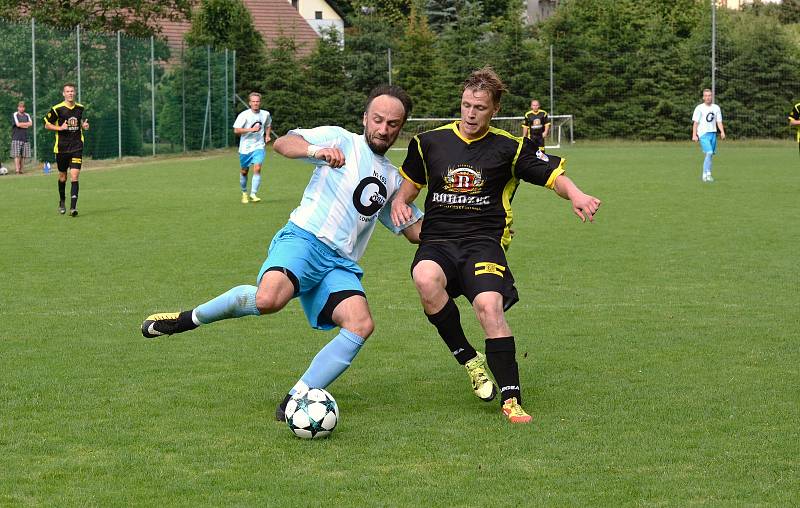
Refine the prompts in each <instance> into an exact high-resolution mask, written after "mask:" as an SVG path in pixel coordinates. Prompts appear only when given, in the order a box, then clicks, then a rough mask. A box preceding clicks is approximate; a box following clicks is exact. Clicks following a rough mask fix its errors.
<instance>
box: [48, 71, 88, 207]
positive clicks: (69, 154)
mask: <svg viewBox="0 0 800 508" xmlns="http://www.w3.org/2000/svg"><path fill="white" fill-rule="evenodd" d="M61 93H62V95H63V96H64V100H63V101H62V102H59V103H58V104H56V105H55V106H53V107H52V108H50V111H48V112H47V114H46V115H45V117H44V128H45V129H47V130H50V131H55V133H56V142H55V145H54V146H53V152H55V154H56V164H57V166H58V213H60V214H62V215H63V214H64V213H66V211H67V210H66V208H65V207H64V201H65V198H66V195H65V191H66V186H67V171H69V173H70V181H71V182H72V186H71V188H70V204H69V214H70V216H72V217H77V215H78V176H79V175H80V172H81V164H82V163H83V131H85V130H89V122H88V120H86V118H85V113H86V108H84V107H83V105H82V104H78V103H77V102H75V85H73V84H72V83H66V84H65V85H64V86H63V87H62V89H61Z"/></svg>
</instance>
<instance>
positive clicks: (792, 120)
mask: <svg viewBox="0 0 800 508" xmlns="http://www.w3.org/2000/svg"><path fill="white" fill-rule="evenodd" d="M789 125H791V126H792V127H797V149H798V150H800V102H798V103H797V104H795V105H794V107H793V108H792V110H791V111H790V112H789Z"/></svg>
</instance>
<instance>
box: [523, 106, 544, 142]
mask: <svg viewBox="0 0 800 508" xmlns="http://www.w3.org/2000/svg"><path fill="white" fill-rule="evenodd" d="M539 106H540V104H539V101H538V100H536V99H533V100H532V101H531V110H530V111H528V112H527V113H525V119H524V120H523V121H522V137H523V138H530V139H531V141H533V144H534V145H536V146H538V147H539V150H544V140H545V138H546V137H547V134H549V133H550V117H549V116H548V115H547V111H545V110H543V109H539Z"/></svg>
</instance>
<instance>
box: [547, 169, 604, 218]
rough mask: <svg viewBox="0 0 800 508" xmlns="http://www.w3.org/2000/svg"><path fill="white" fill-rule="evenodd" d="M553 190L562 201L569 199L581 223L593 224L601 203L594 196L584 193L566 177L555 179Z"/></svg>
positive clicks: (559, 176) (560, 176)
mask: <svg viewBox="0 0 800 508" xmlns="http://www.w3.org/2000/svg"><path fill="white" fill-rule="evenodd" d="M553 190H555V191H556V194H558V195H559V196H561V197H562V198H564V199H569V200H570V202H571V203H572V211H573V213H575V215H577V216H578V218H579V219H580V220H581V221H582V222H586V219H589V222H594V214H596V213H597V210H598V209H599V208H600V204H601V201H600V200H599V199H597V198H596V197H594V196H590V195H589V194H586V193H584V192H583V191H582V190H580V189H579V188H578V186H577V185H575V183H574V182H573V181H572V180H570V179H569V178H568V177H567V176H566V175H558V176H557V177H556V182H555V185H554V186H553Z"/></svg>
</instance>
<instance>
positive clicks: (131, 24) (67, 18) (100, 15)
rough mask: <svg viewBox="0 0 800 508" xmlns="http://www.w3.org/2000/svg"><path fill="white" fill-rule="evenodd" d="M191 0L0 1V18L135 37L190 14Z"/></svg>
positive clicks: (148, 34)
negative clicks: (119, 32)
mask: <svg viewBox="0 0 800 508" xmlns="http://www.w3.org/2000/svg"><path fill="white" fill-rule="evenodd" d="M192 4H194V1H193V0H136V1H130V0H82V1H79V2H75V1H69V0H0V18H5V19H15V20H28V19H30V18H35V19H37V20H47V22H48V23H50V24H51V25H53V26H57V27H60V28H74V27H76V26H78V25H80V26H81V27H83V28H85V29H87V30H94V31H97V32H116V31H117V30H119V31H122V32H125V33H127V34H129V35H133V36H137V37H149V36H150V35H154V34H158V33H160V32H161V27H160V26H159V23H160V22H161V21H162V20H165V19H169V20H174V21H182V20H185V19H188V18H189V16H190V15H191V10H192Z"/></svg>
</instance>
